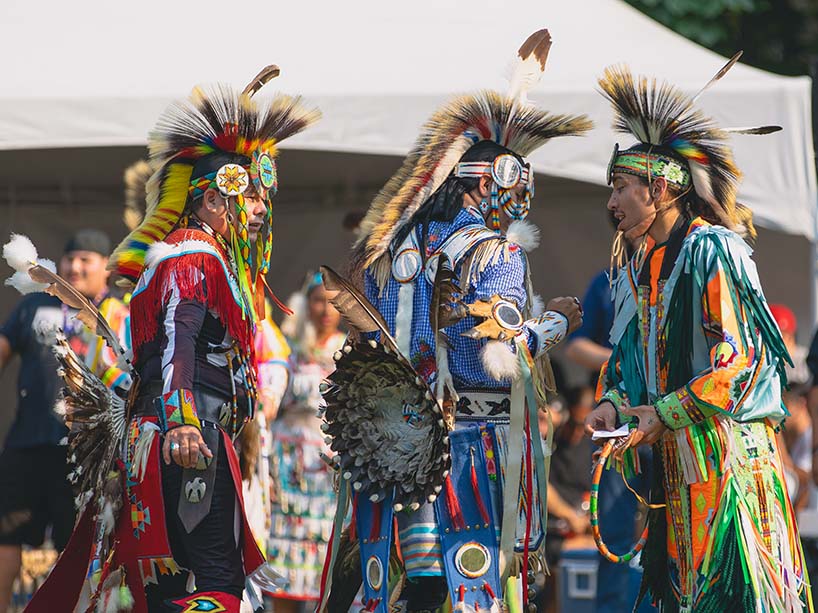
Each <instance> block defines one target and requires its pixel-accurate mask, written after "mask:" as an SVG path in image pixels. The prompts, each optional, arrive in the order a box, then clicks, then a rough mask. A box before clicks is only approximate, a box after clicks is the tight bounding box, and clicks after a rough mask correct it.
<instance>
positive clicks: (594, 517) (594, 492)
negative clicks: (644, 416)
mask: <svg viewBox="0 0 818 613" xmlns="http://www.w3.org/2000/svg"><path fill="white" fill-rule="evenodd" d="M621 442H622V440H621V439H609V440H608V441H607V442H606V443H605V445H604V446H603V447H602V451H601V452H600V454H599V459H598V460H597V463H596V466H594V474H593V477H592V479H591V532H592V533H593V535H594V542H596V548H597V549H599V553H600V554H602V557H604V558H605V559H606V560H608V561H609V562H612V563H613V564H627V563H628V562H630V561H631V560H632V559H633V557H634V556H635V555H636V554H638V553H639V552H640V551H642V549H643V548H644V547H645V542H646V541H647V540H648V527H647V525H646V526H645V529H644V530H643V531H642V536H640V537H639V541H637V543H636V544H635V545H634V546H633V547H632V548H631V550H630V551H629V552H628V553H626V554H624V555H621V556H618V555H616V554H615V553H611V551H610V550H609V549H608V546H607V545H605V543H604V542H603V541H602V535H601V534H600V532H599V504H598V499H599V481H600V479H601V478H602V470H603V469H604V468H605V462H607V460H608V456H610V455H611V451H613V450H614V448H615V447H616V446H617V443H621ZM629 489H630V488H629ZM651 506H654V505H651Z"/></svg>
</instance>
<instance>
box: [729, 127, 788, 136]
mask: <svg viewBox="0 0 818 613" xmlns="http://www.w3.org/2000/svg"><path fill="white" fill-rule="evenodd" d="M783 129H784V128H782V127H781V126H756V127H750V128H724V131H725V132H727V133H728V134H755V135H764V134H774V133H775V132H780V131H781V130H783Z"/></svg>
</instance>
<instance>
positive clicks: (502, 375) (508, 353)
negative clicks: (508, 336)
mask: <svg viewBox="0 0 818 613" xmlns="http://www.w3.org/2000/svg"><path fill="white" fill-rule="evenodd" d="M480 359H481V360H482V361H483V368H485V369H486V372H487V373H488V375H489V376H490V377H492V378H493V379H496V380H498V381H502V380H504V379H516V378H517V377H519V376H520V363H519V362H518V361H517V355H516V354H515V353H514V351H513V350H512V349H511V346H510V345H508V344H507V343H503V342H500V341H489V342H488V343H486V345H485V347H483V349H482V350H481V351H480Z"/></svg>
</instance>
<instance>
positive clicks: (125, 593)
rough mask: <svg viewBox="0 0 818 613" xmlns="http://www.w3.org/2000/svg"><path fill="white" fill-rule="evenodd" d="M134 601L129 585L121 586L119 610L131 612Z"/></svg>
mask: <svg viewBox="0 0 818 613" xmlns="http://www.w3.org/2000/svg"><path fill="white" fill-rule="evenodd" d="M133 606H134V599H133V594H131V590H130V588H129V587H128V586H127V585H120V586H119V610H120V611H130V610H131V609H133Z"/></svg>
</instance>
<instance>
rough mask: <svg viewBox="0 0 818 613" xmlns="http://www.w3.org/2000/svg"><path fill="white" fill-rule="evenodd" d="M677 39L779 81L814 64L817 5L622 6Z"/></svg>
mask: <svg viewBox="0 0 818 613" xmlns="http://www.w3.org/2000/svg"><path fill="white" fill-rule="evenodd" d="M627 1H628V3H629V4H631V5H633V6H634V7H636V8H637V9H639V10H640V11H642V12H643V13H645V14H646V15H649V16H650V17H652V18H653V19H655V20H656V21H658V22H660V23H662V24H664V25H666V26H667V27H669V28H671V29H672V30H675V31H676V32H678V33H679V34H681V35H682V36H684V37H686V38H689V39H690V40H693V41H695V42H697V43H699V44H700V45H703V46H705V47H707V48H708V49H712V50H713V51H716V52H717V53H720V54H721V55H725V56H728V57H729V56H731V55H733V53H735V52H736V51H737V50H739V49H743V50H744V56H743V57H742V58H741V61H742V62H744V63H747V64H750V65H752V66H756V67H758V68H763V69H765V70H769V71H772V72H776V73H779V74H784V75H804V74H810V72H811V70H812V69H813V66H814V65H815V63H816V61H818V0H627Z"/></svg>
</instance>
